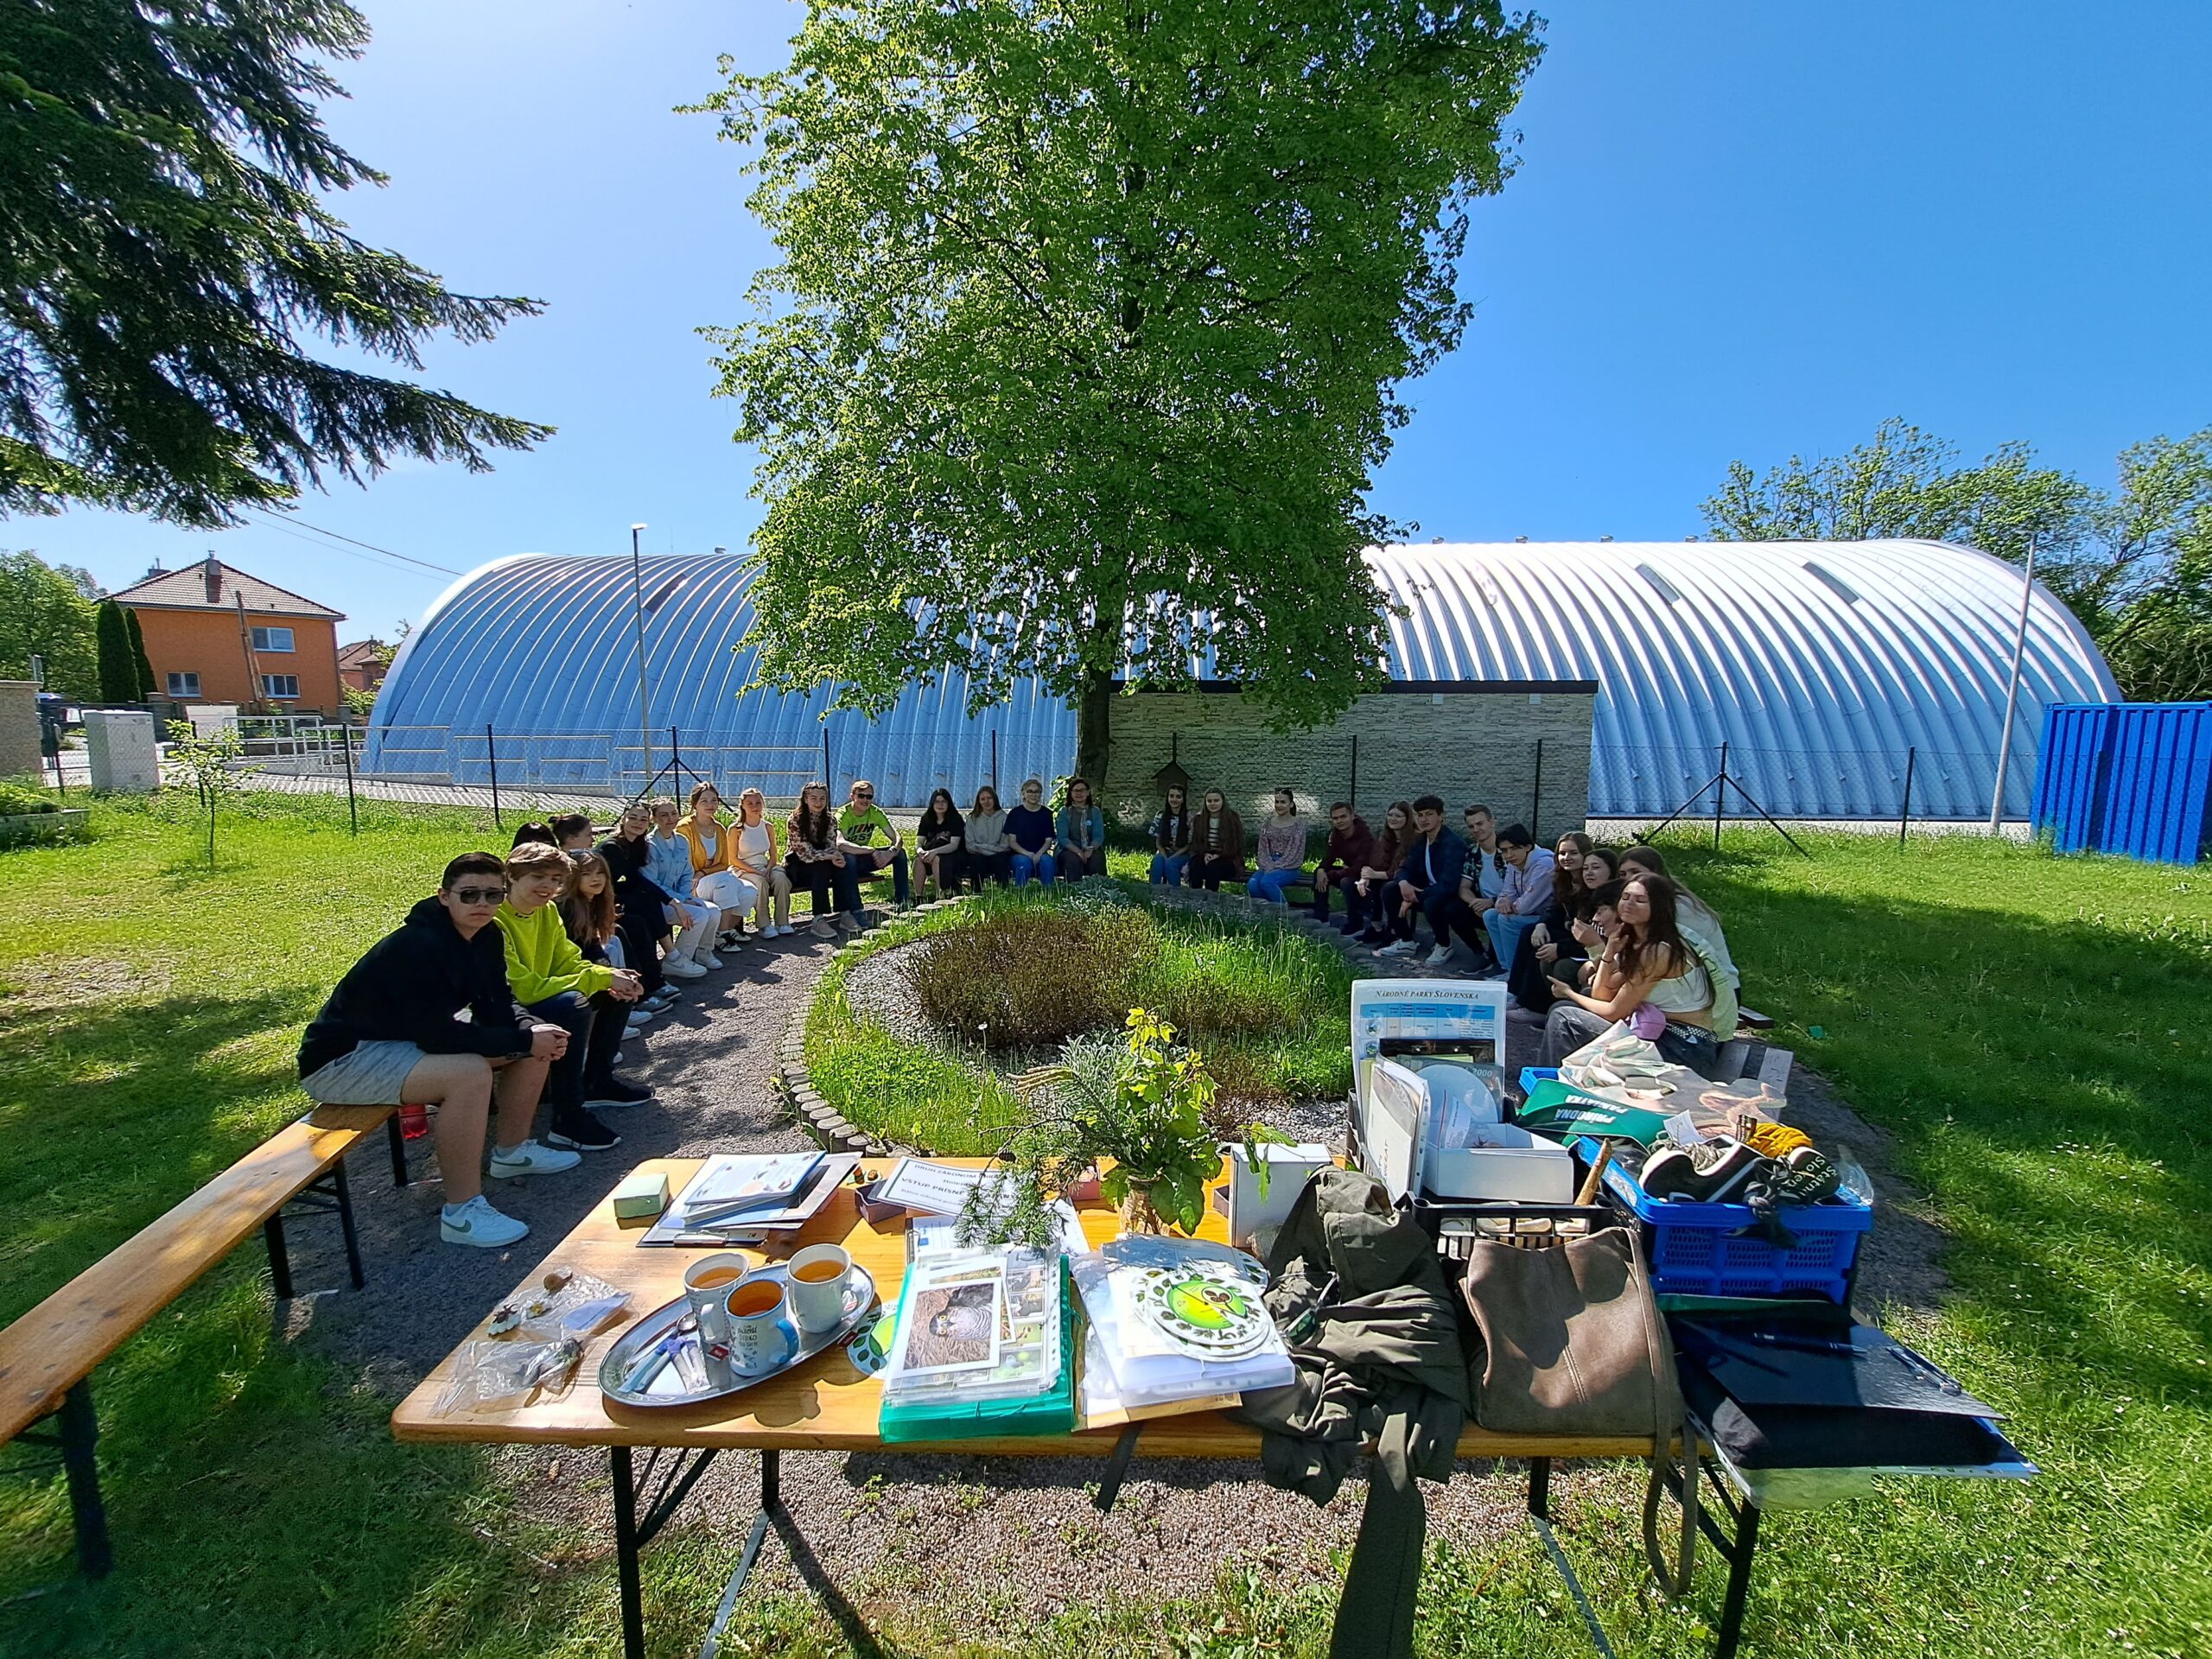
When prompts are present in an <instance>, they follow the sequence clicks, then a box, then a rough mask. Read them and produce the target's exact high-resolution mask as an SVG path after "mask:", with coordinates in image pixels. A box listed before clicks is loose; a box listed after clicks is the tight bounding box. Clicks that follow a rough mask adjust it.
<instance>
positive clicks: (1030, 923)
mask: <svg viewBox="0 0 2212 1659" xmlns="http://www.w3.org/2000/svg"><path fill="white" fill-rule="evenodd" d="M887 950H899V951H901V955H900V956H899V958H898V959H897V960H896V962H895V963H893V964H887V965H886V969H885V971H887V972H893V973H895V974H897V975H898V976H899V982H900V983H901V986H902V989H903V994H904V995H906V996H907V997H909V998H911V1000H912V1010H913V1012H914V1013H915V1014H917V1015H918V1016H919V1019H918V1021H916V1022H915V1024H916V1025H925V1026H926V1027H929V1028H930V1029H931V1030H933V1031H935V1032H936V1033H938V1037H939V1040H938V1042H936V1043H931V1042H930V1041H928V1040H926V1039H920V1038H918V1037H916V1036H915V1035H914V1032H913V1029H912V1027H909V1028H908V1029H907V1030H906V1032H905V1033H904V1034H893V1033H892V1032H889V1031H887V1030H886V1029H884V1027H882V1026H881V1025H879V1024H878V1023H876V1021H875V1020H874V1019H873V1018H871V1017H870V1016H868V1014H864V1013H862V1012H860V1011H859V1010H858V1009H856V1007H855V1004H854V1002H853V1001H849V1000H848V998H847V997H846V995H845V992H844V982H845V979H846V976H847V975H848V973H849V972H852V971H856V970H861V969H863V968H864V964H865V963H866V960H867V958H868V957H871V956H874V955H875V954H878V953H880V952H883V951H887ZM1351 979H1352V974H1351V969H1350V968H1349V966H1348V965H1347V964H1346V963H1344V960H1343V958H1342V957H1340V956H1339V955H1338V953H1337V952H1336V951H1334V950H1332V949H1331V948H1330V947H1329V946H1327V945H1326V944H1320V943H1318V942H1316V941H1314V940H1312V939H1309V938H1305V937H1304V936H1303V935H1301V934H1300V933H1298V932H1296V931H1294V930H1290V929H1286V928H1281V927H1279V926H1276V925H1273V924H1272V923H1269V922H1267V921H1264V920H1263V921H1261V922H1260V923H1258V924H1257V925H1254V924H1252V923H1249V922H1246V921H1243V919H1241V918H1226V917H1221V916H1215V915H1209V914H1203V913H1197V912H1183V911H1154V910H1153V909H1151V908H1149V907H1147V906H1142V905H1140V904H1137V903H1135V902H1133V901H1132V899H1131V898H1130V896H1129V895H1128V893H1125V892H1124V891H1123V889H1122V887H1120V886H1118V885H1109V884H1102V883H1097V882H1087V883H1084V884H1083V885H1081V886H1079V887H1068V888H1062V889H1059V890H1058V891H1056V892H1054V893H1049V894H1048V893H1043V892H1041V891H1039V890H1037V889H1034V888H1033V889H1028V890H1026V891H1021V892H1005V891H995V892H991V893H982V894H979V895H977V896H976V897H975V898H972V899H968V900H967V901H965V902H964V903H963V904H962V905H960V906H957V907H956V908H948V909H945V910H940V911H934V912H929V913H927V914H925V915H923V916H920V917H917V918H912V919H911V920H909V921H907V922H904V923H899V924H894V925H893V926H891V927H889V928H887V929H885V930H883V931H881V932H880V933H879V934H878V935H876V936H875V937H874V938H873V939H872V940H871V941H870V942H869V944H868V945H867V946H866V947H863V949H862V951H861V955H860V956H858V957H851V958H846V959H843V960H841V961H840V962H839V963H836V964H835V965H834V966H833V967H832V969H830V971H829V973H828V974H825V975H824V976H823V981H822V983H821V985H820V987H819V988H818V989H817V994H816V997H815V1001H814V1004H813V1007H812V1008H811V1009H810V1013H809V1016H808V1022H807V1039H806V1044H807V1065H808V1069H809V1071H810V1072H811V1073H812V1075H813V1078H814V1084H815V1087H816V1088H817V1089H818V1090H821V1092H822V1094H823V1097H824V1098H825V1099H828V1100H829V1101H830V1102H831V1103H833V1104H834V1105H836V1108H837V1109H838V1110H839V1111H840V1112H842V1114H843V1115H844V1116H846V1117H847V1118H849V1119H850V1120H851V1121H852V1122H855V1123H856V1124H860V1125H861V1126H863V1127H864V1128H868V1129H869V1130H870V1131H871V1132H872V1133H874V1134H876V1135H880V1136H882V1137H884V1138H886V1139H887V1140H891V1141H898V1142H899V1143H901V1144H903V1145H910V1146H921V1147H927V1148H928V1149H929V1150H931V1151H935V1152H941V1153H945V1154H954V1153H967V1152H988V1151H992V1150H995V1148H996V1145H997V1141H998V1139H999V1138H1000V1137H1001V1135H1002V1133H1003V1129H1004V1128H1005V1127H1007V1125H1008V1124H1009V1123H1010V1122H1011V1121H1013V1119H1014V1117H1015V1116H1018V1113H1017V1111H1016V1103H1015V1101H1014V1096H1013V1093H1012V1090H1011V1089H1010V1088H1009V1087H1008V1084H1007V1080H1006V1079H1007V1076H1008V1075H1010V1074H1012V1073H1014V1072H1018V1071H1022V1070H1025V1069H1026V1068H1027V1067H1028V1066H1030V1065H1035V1064H1037V1063H1038V1062H1039V1061H1040V1060H1046V1059H1050V1058H1052V1057H1053V1056H1054V1055H1055V1054H1056V1053H1057V1052H1058V1049H1059V1047H1060V1046H1061V1045H1062V1044H1063V1043H1065V1041H1067V1040H1068V1039H1071V1038H1077V1037H1083V1036H1085V1035H1090V1034H1096V1033H1113V1034H1115V1035H1116V1037H1117V1038H1118V1036H1119V1033H1121V1031H1122V1025H1123V1022H1124V1020H1126V1019H1127V1018H1128V1011H1129V1010H1130V1009H1131V1008H1135V1007H1143V1008H1149V1009H1151V1010H1153V1011H1154V1013H1155V1014H1158V1015H1159V1016H1160V1018H1162V1019H1164V1020H1166V1022H1167V1023H1169V1024H1171V1025H1173V1027H1175V1028H1176V1031H1177V1033H1178V1039H1179V1041H1182V1042H1185V1043H1188V1044H1189V1045H1190V1046H1192V1047H1193V1048H1195V1049H1197V1050H1198V1051H1199V1052H1201V1053H1202V1054H1203V1055H1204V1057H1205V1063H1206V1065H1207V1067H1208V1069H1209V1070H1210V1071H1211V1073H1212V1074H1213V1076H1214V1077H1215V1078H1216V1080H1217V1084H1218V1099H1219V1103H1220V1104H1221V1107H1222V1109H1224V1112H1225V1113H1227V1114H1229V1115H1230V1116H1231V1117H1233V1118H1235V1119H1236V1121H1237V1122H1244V1121H1248V1120H1249V1119H1250V1118H1252V1117H1255V1116H1265V1114H1266V1113H1267V1112H1268V1110H1269V1109H1274V1108H1280V1107H1282V1106H1284V1105H1286V1104H1287V1103H1294V1102H1312V1101H1319V1100H1337V1099H1340V1098H1342V1096H1344V1093H1345V1092H1346V1091H1347V1090H1349V1089H1350V1087H1351V1052H1350V1049H1349V1046H1348V1039H1349V1035H1350V1033H1349V1032H1348V1031H1347V1030H1346V1028H1345V1024H1344V1021H1345V1018H1346V1007H1347V1003H1348V1001H1349V998H1350V995H1351Z"/></svg>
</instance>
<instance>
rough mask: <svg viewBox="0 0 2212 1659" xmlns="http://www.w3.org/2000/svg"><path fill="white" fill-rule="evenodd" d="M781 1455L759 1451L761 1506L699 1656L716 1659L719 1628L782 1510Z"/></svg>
mask: <svg viewBox="0 0 2212 1659" xmlns="http://www.w3.org/2000/svg"><path fill="white" fill-rule="evenodd" d="M781 1456H782V1454H781V1453H779V1452H777V1451H776V1450H775V1449H774V1448H773V1447H765V1448H763V1449H762V1451H761V1453H760V1510H758V1511H757V1512H756V1513H755V1514H754V1515H753V1526H752V1529H751V1530H750V1531H748V1532H747V1534H746V1535H745V1549H744V1552H743V1553H742V1554H740V1555H739V1556H738V1558H737V1570H736V1571H735V1572H734V1573H731V1574H730V1575H729V1582H728V1584H726V1585H724V1586H722V1599H721V1601H720V1602H718V1603H717V1604H716V1605H715V1618H714V1623H712V1624H709V1625H708V1626H707V1639H706V1641H705V1642H704V1643H702V1644H701V1645H700V1648H699V1659H715V1652H716V1650H717V1649H720V1648H721V1641H722V1631H723V1630H725V1629H726V1628H727V1627H728V1624H729V1616H730V1615H731V1614H732V1613H734V1612H735V1611H737V1592H739V1591H741V1590H742V1589H743V1588H744V1587H745V1581H746V1580H747V1579H748V1578H750V1577H751V1576H752V1573H753V1562H755V1561H757V1560H760V1546H761V1545H762V1544H764V1543H766V1542H767V1541H768V1528H769V1525H770V1521H771V1517H772V1516H775V1515H779V1514H781V1513H782V1511H783V1507H784V1497H783V1468H782V1463H781Z"/></svg>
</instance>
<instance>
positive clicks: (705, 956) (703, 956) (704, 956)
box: [691, 950, 722, 971]
mask: <svg viewBox="0 0 2212 1659" xmlns="http://www.w3.org/2000/svg"><path fill="white" fill-rule="evenodd" d="M691 960H692V961H693V962H695V963H698V965H699V967H700V969H701V970H702V971H704V970H705V969H709V968H719V967H721V965H722V959H721V957H718V956H716V955H715V953H714V952H713V951H711V950H702V951H701V952H700V953H699V954H698V955H697V956H696V957H692V958H691Z"/></svg>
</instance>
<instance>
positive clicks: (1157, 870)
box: [1148, 784, 1191, 887]
mask: <svg viewBox="0 0 2212 1659" xmlns="http://www.w3.org/2000/svg"><path fill="white" fill-rule="evenodd" d="M1190 862H1191V809H1190V808H1189V807H1188V806H1185V804H1184V795H1183V786H1182V785H1180V784H1170V785H1168V786H1167V798H1166V800H1165V801H1164V802H1162V803H1161V804H1160V816H1159V817H1156V818H1154V820H1153V821H1152V870H1151V874H1150V876H1149V878H1148V879H1149V880H1151V882H1152V884H1153V885H1154V887H1181V886H1182V885H1183V872H1184V870H1185V868H1187V867H1188V866H1189V864H1190Z"/></svg>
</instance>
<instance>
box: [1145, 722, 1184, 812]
mask: <svg viewBox="0 0 2212 1659" xmlns="http://www.w3.org/2000/svg"><path fill="white" fill-rule="evenodd" d="M1175 750H1176V734H1174V733H1173V732H1171V733H1169V734H1168V735H1167V764H1166V766H1162V767H1161V768H1160V770H1159V771H1158V772H1154V773H1153V774H1152V781H1153V782H1154V783H1155V784H1157V785H1159V786H1160V793H1161V795H1163V796H1165V795H1166V792H1167V791H1169V790H1171V789H1179V790H1181V791H1183V798H1184V799H1185V800H1186V801H1187V800H1189V799H1190V798H1191V774H1190V773H1189V772H1185V771H1184V770H1183V768H1182V766H1180V765H1179V764H1178V763H1177V761H1176V759H1175Z"/></svg>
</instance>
